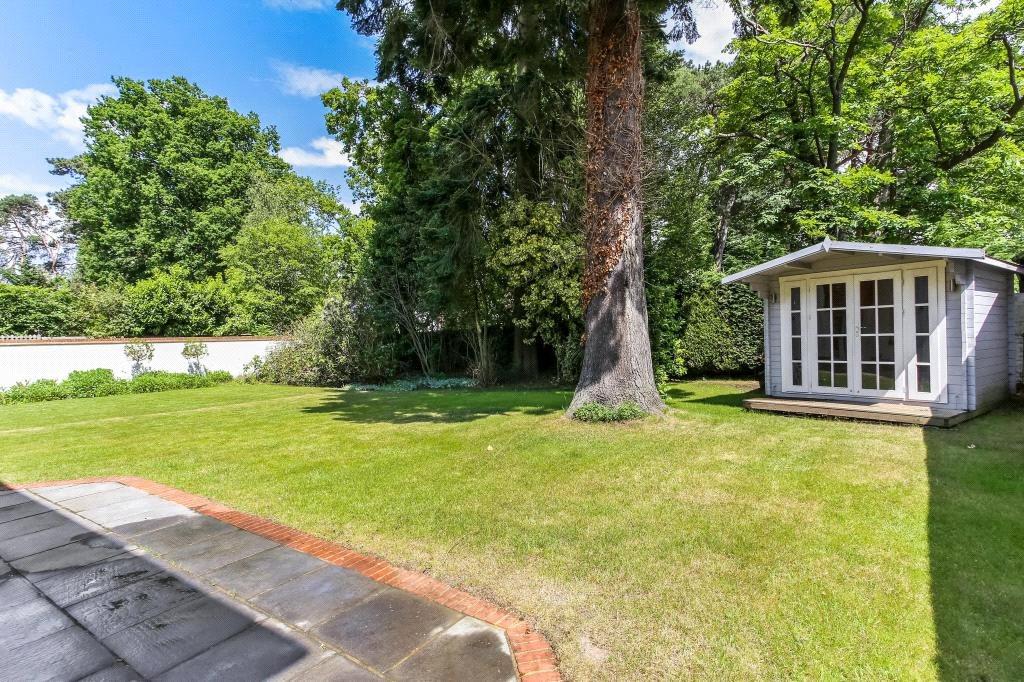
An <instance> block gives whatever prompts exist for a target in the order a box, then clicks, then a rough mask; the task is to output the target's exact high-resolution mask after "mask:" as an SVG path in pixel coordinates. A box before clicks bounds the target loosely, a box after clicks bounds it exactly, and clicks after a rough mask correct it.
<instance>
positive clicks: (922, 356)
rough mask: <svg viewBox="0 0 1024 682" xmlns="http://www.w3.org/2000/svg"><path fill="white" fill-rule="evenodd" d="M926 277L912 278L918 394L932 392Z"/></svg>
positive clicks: (929, 321) (929, 309) (929, 320)
mask: <svg viewBox="0 0 1024 682" xmlns="http://www.w3.org/2000/svg"><path fill="white" fill-rule="evenodd" d="M928 289H929V286H928V276H927V275H920V276H917V277H914V348H915V355H914V366H915V368H916V369H917V391H918V393H931V391H932V357H931V319H930V311H931V306H930V305H929V301H928Z"/></svg>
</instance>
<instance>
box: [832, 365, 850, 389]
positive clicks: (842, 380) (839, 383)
mask: <svg viewBox="0 0 1024 682" xmlns="http://www.w3.org/2000/svg"><path fill="white" fill-rule="evenodd" d="M835 370H836V377H835V378H836V388H846V387H847V386H849V381H847V378H846V363H845V362H837V363H836V364H835Z"/></svg>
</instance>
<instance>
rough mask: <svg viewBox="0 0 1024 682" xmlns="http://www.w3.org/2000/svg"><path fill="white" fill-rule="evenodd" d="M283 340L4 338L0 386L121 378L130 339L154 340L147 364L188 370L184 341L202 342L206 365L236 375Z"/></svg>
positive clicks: (127, 369) (127, 371)
mask: <svg viewBox="0 0 1024 682" xmlns="http://www.w3.org/2000/svg"><path fill="white" fill-rule="evenodd" d="M284 340H286V337H281V336H210V337H200V338H147V339H77V338H76V339H7V340H0V387H8V386H13V385H14V384H16V383H20V382H31V381H36V380H38V379H55V380H57V381H60V380H62V379H64V378H66V377H67V375H68V374H69V373H70V372H73V371H75V370H87V369H98V368H102V369H109V370H112V371H113V372H114V374H115V375H116V376H118V377H121V378H123V379H126V378H129V377H131V375H132V362H131V360H129V359H128V358H127V357H126V356H125V354H124V347H125V345H127V344H129V343H140V342H143V341H145V342H147V343H151V344H153V359H152V360H151V361H150V362H148V363H146V365H145V366H146V369H148V370H163V371H167V372H187V371H188V360H186V359H185V358H184V357H182V355H181V351H182V350H183V349H184V348H185V344H186V343H196V342H201V343H205V344H206V348H207V350H208V355H207V356H206V357H204V358H203V359H202V360H201V361H200V362H201V364H202V366H203V367H204V368H206V369H207V370H208V371H214V370H225V371H228V372H231V374H232V375H234V376H238V375H240V374H241V373H242V368H243V367H244V366H245V365H246V364H247V363H248V362H250V361H251V360H252V359H253V357H255V356H257V355H258V356H260V357H262V356H263V355H265V354H266V352H267V351H268V350H269V349H270V348H271V347H272V346H274V345H276V344H279V343H281V342H282V341H284Z"/></svg>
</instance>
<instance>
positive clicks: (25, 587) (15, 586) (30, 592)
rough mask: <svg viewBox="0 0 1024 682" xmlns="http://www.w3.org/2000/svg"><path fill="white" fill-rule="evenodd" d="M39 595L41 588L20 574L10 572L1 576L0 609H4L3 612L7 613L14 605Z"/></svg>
mask: <svg viewBox="0 0 1024 682" xmlns="http://www.w3.org/2000/svg"><path fill="white" fill-rule="evenodd" d="M38 596H39V590H37V589H36V587H35V585H33V584H32V583H31V582H29V581H28V580H25V579H24V578H22V577H21V576H20V575H15V574H13V573H8V574H7V575H5V576H3V577H0V609H2V610H3V611H2V612H4V613H5V612H6V610H7V609H9V608H11V607H12V606H17V605H18V604H22V603H24V602H27V601H31V600H33V599H35V598H37V597H38Z"/></svg>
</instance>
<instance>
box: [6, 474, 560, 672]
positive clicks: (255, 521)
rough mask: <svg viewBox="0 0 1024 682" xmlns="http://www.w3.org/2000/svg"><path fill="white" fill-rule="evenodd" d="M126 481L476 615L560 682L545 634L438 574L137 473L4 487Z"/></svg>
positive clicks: (523, 663)
mask: <svg viewBox="0 0 1024 682" xmlns="http://www.w3.org/2000/svg"><path fill="white" fill-rule="evenodd" d="M106 482H114V483H122V484H124V485H128V486H131V487H133V488H138V489H139V490H143V491H145V492H147V493H150V494H152V495H156V496H158V497H161V498H163V499H165V500H167V501H169V502H176V503H178V504H180V505H183V506H185V507H188V508H189V509H192V510H194V511H197V512H199V513H201V514H205V515H207V516H212V517H214V518H216V519H219V520H221V521H224V522H225V523H229V524H231V525H233V526H235V527H236V528H240V529H242V530H246V531H248V532H250V533H255V534H256V535H260V536H262V537H265V538H267V539H268V540H273V541H275V542H278V543H280V544H282V545H285V546H287V547H291V548H292V549H296V550H298V551H300V552H305V553H307V554H311V555H313V556H315V557H317V558H318V559H321V560H323V561H326V562H328V563H330V564H334V565H335V566H341V567H342V568H347V569H349V570H353V571H356V572H358V573H361V574H362V575H364V576H366V577H367V578H371V579H373V580H376V581H377V582H381V583H384V584H385V585H390V586H391V587H395V588H398V589H400V590H405V591H406V592H411V593H413V594H415V595H418V596H420V597H424V598H426V599H429V600H431V601H433V602H436V603H438V604H441V605H443V606H447V607H448V608H450V609H452V610H453V611H458V612H459V613H462V614H465V615H467V616H472V617H473V618H478V619H479V620H482V621H484V622H485V623H489V624H491V625H494V626H495V627H499V628H501V629H502V630H504V631H505V634H506V636H507V637H508V642H509V646H510V647H511V648H512V655H513V657H514V658H515V663H516V668H517V671H518V674H519V679H521V680H523V681H524V682H559V681H560V680H561V679H562V676H561V674H560V673H559V672H558V661H557V659H556V658H555V652H554V650H553V649H552V648H551V645H550V644H549V643H548V641H547V638H546V637H544V635H542V634H541V633H539V632H537V631H536V630H534V629H533V628H531V627H530V625H529V624H528V623H527V622H526V621H525V620H523V619H522V618H520V617H518V616H516V615H515V614H513V613H512V612H511V611H508V610H506V609H503V608H501V607H499V606H496V605H494V604H492V603H491V602H489V601H486V600H484V599H480V598H479V597H474V596H473V595H471V594H469V593H468V592H464V591H463V590H459V589H457V588H454V587H452V586H450V585H447V584H445V583H443V582H441V581H440V580H437V579H436V578H432V577H431V576H429V575H427V574H425V573H420V572H418V571H411V570H408V569H405V568H400V567H398V566H395V565H393V564H391V563H389V562H387V561H385V560H384V559H381V558H378V557H374V556H371V555H369V554H362V553H360V552H356V551H355V550H352V549H350V548H348V547H346V546H344V545H341V544H338V543H335V542H328V541H327V540H322V539H320V538H318V537H316V536H314V535H310V534H309V533H305V532H303V531H300V530H297V529H295V528H291V527H289V526H285V525H282V524H280V523H277V522H275V521H271V520H269V519H264V518H261V517H259V516H255V515H253V514H247V513H245V512H240V511H238V510H235V509H232V508H231V507H227V506H225V505H223V504H220V503H219V502H215V501H213V500H210V499H208V498H205V497H202V496H200V495H194V494H192V493H187V492H185V491H183V490H178V489H177V488H172V487H171V486H169V485H164V484H163V483H157V482H155V481H151V480H149V479H146V478H139V477H137V476H94V477H90V478H79V479H72V480H64V481H42V482H37V483H17V484H12V483H4V482H0V488H7V489H11V490H17V489H25V488H35V487H41V486H53V485H74V484H80V483H106Z"/></svg>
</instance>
